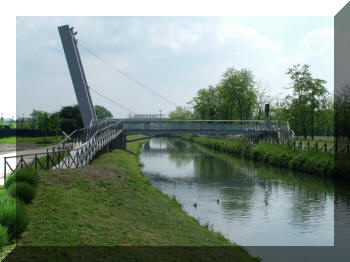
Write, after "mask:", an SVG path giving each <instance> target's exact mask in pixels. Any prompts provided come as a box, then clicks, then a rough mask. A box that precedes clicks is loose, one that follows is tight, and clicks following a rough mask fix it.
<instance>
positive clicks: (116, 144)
mask: <svg viewBox="0 0 350 262" xmlns="http://www.w3.org/2000/svg"><path fill="white" fill-rule="evenodd" d="M106 146H107V147H108V151H107V152H109V151H110V150H113V149H122V150H126V134H125V132H122V133H120V134H119V136H118V137H117V138H116V139H114V140H113V141H111V142H110V143H109V144H107V145H106Z"/></svg>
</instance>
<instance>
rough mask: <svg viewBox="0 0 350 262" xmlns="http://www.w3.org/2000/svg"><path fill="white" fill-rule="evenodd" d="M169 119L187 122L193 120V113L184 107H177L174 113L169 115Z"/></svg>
mask: <svg viewBox="0 0 350 262" xmlns="http://www.w3.org/2000/svg"><path fill="white" fill-rule="evenodd" d="M169 118H170V119H174V120H189V119H193V113H192V112H191V111H190V110H188V109H186V107H181V106H177V107H176V109H175V110H174V111H171V112H170V113H169Z"/></svg>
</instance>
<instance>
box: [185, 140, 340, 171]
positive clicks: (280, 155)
mask: <svg viewBox="0 0 350 262" xmlns="http://www.w3.org/2000/svg"><path fill="white" fill-rule="evenodd" d="M183 138H184V139H185V140H188V141H192V142H195V143H198V144H200V145H203V146H207V147H210V148H212V149H215V150H219V151H223V152H227V153H232V154H236V155H240V156H242V157H244V158H247V159H252V160H255V161H262V162H265V163H267V164H271V165H274V166H278V167H284V168H289V169H293V170H297V171H301V172H305V173H310V174H315V175H321V176H326V177H330V178H334V177H335V176H334V155H333V154H332V153H324V152H315V151H299V150H293V149H292V148H290V147H288V146H287V145H278V144H266V143H258V144H252V145H247V144H245V143H244V142H243V141H242V140H238V139H224V138H214V137H204V136H183Z"/></svg>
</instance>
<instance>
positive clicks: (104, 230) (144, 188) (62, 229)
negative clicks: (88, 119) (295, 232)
mask: <svg viewBox="0 0 350 262" xmlns="http://www.w3.org/2000/svg"><path fill="white" fill-rule="evenodd" d="M142 143H143V141H138V142H133V143H130V144H128V150H130V151H133V152H135V153H134V154H133V153H130V152H128V151H122V150H113V151H112V152H110V153H105V154H100V155H99V156H98V157H96V159H95V160H94V161H93V162H92V163H91V164H90V165H88V166H86V167H83V168H77V169H62V170H50V171H40V182H39V185H38V188H37V196H36V198H35V199H34V200H33V202H32V203H31V204H29V205H28V206H27V208H28V215H29V219H30V223H29V226H28V229H27V230H26V231H25V233H24V234H23V235H22V237H21V238H20V239H19V240H18V246H19V247H16V249H15V252H14V253H13V254H10V255H9V256H8V261H31V260H35V259H37V258H38V257H41V258H42V256H43V255H45V256H46V255H47V256H48V257H46V258H47V259H48V260H46V261H62V260H60V259H64V260H65V261H85V260H86V261H87V260H93V261H112V260H113V261H116V260H118V259H120V260H121V261H124V259H126V258H127V259H129V260H128V261H130V259H134V260H135V261H139V260H140V261H141V260H142V261H168V260H171V261H248V262H249V261H259V260H258V259H255V258H252V257H251V256H249V254H248V253H247V252H246V251H245V250H244V249H243V248H241V247H239V246H237V245H235V244H232V243H231V242H230V241H229V240H227V239H226V238H224V237H223V236H222V235H221V234H219V233H217V232H213V231H211V230H209V229H208V228H206V227H204V226H201V225H200V224H199V222H198V221H197V220H196V219H194V218H193V217H190V216H188V215H187V214H186V212H185V211H183V210H182V209H181V205H180V204H179V203H178V202H177V201H176V199H175V198H174V197H169V196H168V195H165V194H163V193H162V192H161V191H160V190H158V189H156V188H154V187H153V186H152V185H151V183H150V181H149V180H148V179H147V178H146V177H145V176H144V174H143V173H142V170H141V164H140V162H139V159H138V153H139V151H140V146H141V145H142ZM28 246H29V247H33V246H38V247H37V248H29V249H26V248H25V247H28ZM53 246H56V247H53ZM57 246H59V247H65V248H58V247H57ZM116 246H119V247H116ZM121 246H122V247H123V248H120V247H121ZM130 246H133V247H130ZM135 246H139V248H136V247H135ZM145 246H152V247H153V248H147V247H145ZM160 246H162V247H163V248H160ZM164 246H167V247H164ZM169 246H178V247H169ZM180 246H187V247H180ZM191 246H192V247H191ZM193 246H203V247H202V248H199V247H196V248H195V247H193ZM204 246H212V248H209V247H204ZM213 246H216V247H217V246H225V247H217V248H216V247H213ZM21 247H22V248H21ZM48 247H50V252H46V253H45V252H44V253H43V251H44V250H47V248H48ZM67 247H71V248H67ZM73 247H75V248H73ZM83 247H89V248H83ZM90 247H91V248H90ZM127 247H128V248H127ZM16 250H17V252H16ZM120 256H122V257H120ZM225 258H226V259H225ZM84 259H85V260H84ZM35 261H36V260H35Z"/></svg>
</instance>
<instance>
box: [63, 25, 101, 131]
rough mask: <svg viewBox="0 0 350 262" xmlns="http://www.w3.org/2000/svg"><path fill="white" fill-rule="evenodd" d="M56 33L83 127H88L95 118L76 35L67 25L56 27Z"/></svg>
mask: <svg viewBox="0 0 350 262" xmlns="http://www.w3.org/2000/svg"><path fill="white" fill-rule="evenodd" d="M58 31H59V34H60V37H61V41H62V46H63V50H64V54H65V56H66V60H67V64H68V68H69V72H70V76H71V78H72V82H73V86H74V91H75V95H76V97H77V100H78V104H79V110H80V113H81V116H82V118H83V123H84V127H88V126H90V124H91V123H92V122H93V121H95V120H97V117H96V112H95V109H94V105H93V104H92V100H91V95H90V91H89V87H88V84H87V81H86V76H85V73H84V68H83V64H82V63H81V59H80V55H79V50H78V46H77V42H78V40H77V39H76V38H75V35H76V33H74V31H73V27H72V28H70V27H69V26H68V25H63V26H60V27H58Z"/></svg>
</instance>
